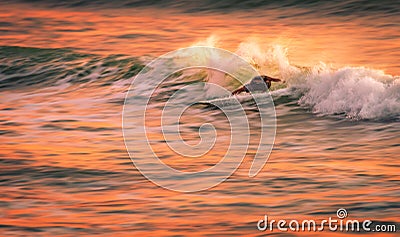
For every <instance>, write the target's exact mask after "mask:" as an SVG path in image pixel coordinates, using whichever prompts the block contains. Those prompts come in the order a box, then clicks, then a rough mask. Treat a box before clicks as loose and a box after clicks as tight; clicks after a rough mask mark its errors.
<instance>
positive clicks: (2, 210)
mask: <svg viewBox="0 0 400 237" xmlns="http://www.w3.org/2000/svg"><path fill="white" fill-rule="evenodd" d="M305 2H306V3H304V5H302V4H301V3H299V2H297V1H280V3H276V2H274V4H261V3H260V4H258V5H257V4H256V5H255V6H253V5H252V4H250V3H247V4H246V3H243V4H239V5H238V6H236V7H234V6H232V7H230V6H231V5H229V4H228V6H225V5H224V2H217V3H213V4H212V5H211V6H208V5H207V4H205V3H204V5H203V4H201V3H199V4H193V5H189V6H186V5H185V4H186V3H184V2H181V5H180V4H179V3H176V5H173V7H170V9H167V10H165V11H161V10H160V9H159V8H163V7H164V5H163V3H161V2H160V3H156V4H155V5H151V6H150V5H146V6H144V7H146V8H144V9H143V8H136V7H135V6H136V5H135V4H139V3H137V2H134V1H129V2H128V1H126V2H124V1H121V2H119V3H120V4H122V5H118V4H117V5H118V6H116V5H114V6H113V7H114V8H113V9H108V10H107V9H106V10H105V8H107V7H105V5H104V4H109V3H106V2H104V3H103V4H97V5H96V4H94V3H92V1H90V2H85V1H79V2H72V3H71V2H67V1H59V2H57V3H56V2H52V1H40V4H39V6H36V7H35V8H31V7H30V6H29V5H27V4H26V3H24V4H21V5H13V4H11V3H2V5H3V6H4V8H2V9H8V10H7V11H4V10H3V11H1V12H0V13H1V22H0V28H1V30H2V31H1V32H3V33H4V34H2V35H1V36H0V38H1V44H3V45H4V46H3V47H1V48H0V90H1V93H0V98H1V104H0V106H1V107H0V109H1V110H0V114H1V117H0V122H1V129H0V134H1V137H0V140H1V144H2V149H1V150H0V167H1V171H0V185H1V191H2V192H1V193H2V195H1V196H0V235H12V236H15V235H18V236H42V235H68V236H70V235H104V236H110V235H129V236H131V235H134V236H136V235H145V236H158V235H165V236H179V235H216V236H221V235H229V236H230V235H249V236H258V235H261V234H265V233H262V232H259V231H258V230H257V226H256V224H257V221H258V220H259V219H261V218H263V216H264V215H265V214H268V216H269V217H270V218H275V219H304V218H307V219H310V218H315V219H323V218H328V217H335V216H336V210H337V209H339V208H346V209H347V211H348V212H349V217H351V218H354V219H360V220H362V219H371V220H373V221H376V222H381V223H395V224H397V226H398V227H399V224H398V223H399V217H400V216H399V209H400V206H399V197H400V190H399V184H400V177H399V174H398V173H399V172H398V171H399V166H400V164H399V161H398V154H399V147H400V140H399V135H400V128H399V125H400V121H399V116H400V87H399V85H400V84H399V77H398V76H396V75H399V72H400V71H399V65H398V63H397V61H396V60H397V59H398V57H399V50H398V49H399V43H398V40H399V31H398V29H399V25H398V22H399V21H398V16H397V15H398V14H397V13H398V11H399V6H398V4H396V3H395V2H392V1H390V2H387V3H385V2H384V1H383V2H381V3H379V4H377V3H376V2H372V1H345V3H340V2H339V1H338V2H336V1H333V2H332V3H331V4H321V3H317V2H314V1H305ZM77 3H80V4H81V5H79V4H77ZM127 3H130V4H131V7H132V9H126V7H124V8H125V9H124V10H121V9H120V8H119V7H121V6H126V5H124V4H127ZM49 4H50V5H51V6H53V7H54V6H56V7H58V8H52V7H51V8H50V7H49ZM54 4H55V5H54ZM60 4H61V5H60ZM226 4H227V3H226ZM15 6H19V7H15ZM107 6H108V5H107ZM171 9H172V10H174V11H178V12H179V13H171V12H169V11H172V10H171ZM193 9H196V11H194V10H193ZM241 9H246V11H242V10H241ZM317 10H318V11H317ZM157 11H161V13H160V15H158V16H157V17H156V16H154V14H153V15H151V14H149V12H157ZM188 12H190V13H193V12H195V14H194V15H189V13H188ZM133 13H135V14H133ZM177 22H178V23H177ZM266 32H268V33H266ZM250 33H253V34H250ZM211 34H215V35H219V37H220V40H221V43H220V44H218V43H216V42H215V38H213V37H211V38H209V39H208V40H205V41H204V42H198V41H202V40H204V39H206V38H207V37H208V36H209V35H211ZM247 35H252V36H253V38H252V39H249V40H245V37H244V36H247ZM192 44H207V45H210V44H211V45H215V44H216V45H217V46H221V47H224V48H227V49H231V50H233V51H235V52H237V53H238V54H239V55H241V56H243V57H244V58H245V59H247V60H249V61H250V62H251V63H253V65H255V66H257V68H258V69H259V71H260V72H262V73H267V74H268V75H272V76H278V77H280V78H282V79H284V80H285V83H284V84H274V86H273V88H272V92H271V95H272V98H273V99H274V103H275V110H276V117H277V135H276V141H275V145H274V148H273V150H272V153H271V156H270V158H269V160H268V163H267V165H266V166H265V167H264V168H263V170H262V171H261V172H260V173H259V174H258V175H257V176H256V177H254V178H249V177H248V170H249V166H250V163H251V160H252V157H253V156H254V154H255V153H256V149H257V139H255V138H257V136H258V134H259V130H257V128H258V123H257V121H258V117H257V113H256V111H254V104H252V102H251V101H247V100H246V96H244V95H241V96H239V98H241V99H242V100H243V101H244V102H243V106H244V108H245V109H246V112H247V114H248V115H249V121H250V124H251V127H252V130H251V131H252V134H251V135H252V139H251V142H250V146H249V150H248V152H247V156H246V158H245V161H244V162H243V163H242V165H241V166H240V168H239V170H238V171H237V172H235V173H234V174H233V175H232V176H231V177H230V178H229V179H228V180H226V181H225V182H224V183H222V184H220V185H218V186H216V187H214V188H212V189H209V190H206V191H202V192H196V193H189V194H184V193H179V192H173V191H168V190H166V189H163V188H160V187H158V186H156V185H154V184H153V183H151V182H149V181H148V180H147V179H146V178H144V177H143V176H142V175H141V174H140V173H139V172H138V171H137V170H136V168H135V167H134V166H133V165H132V162H131V160H130V158H129V156H128V154H127V152H126V149H125V145H124V140H123V136H122V130H121V124H122V121H121V117H122V107H123V103H124V99H125V94H126V92H127V90H128V88H129V85H130V84H131V82H132V79H133V77H134V76H135V75H137V73H138V72H139V71H140V70H141V69H142V68H143V67H144V65H145V64H146V62H148V61H149V60H150V59H152V58H154V57H155V56H157V55H159V54H160V53H164V52H167V51H169V50H173V49H176V48H178V47H185V46H189V45H192ZM12 45H18V46H29V47H12ZM238 45H239V46H238ZM277 45H278V46H277ZM31 47H36V48H31ZM48 47H50V48H53V49H45V48H48ZM65 47H68V48H73V50H69V49H65ZM61 48H63V49H61ZM286 49H287V50H288V51H286V52H285V50H286ZM117 53H119V54H117ZM122 53H123V54H122ZM149 55H150V56H149ZM319 61H324V62H326V64H323V63H319ZM371 68H374V69H371ZM380 69H382V70H385V72H384V71H381V70H380ZM202 80H204V75H203V76H199V75H198V74H196V73H193V74H190V73H189V74H185V73H184V74H177V75H173V76H172V78H171V81H170V84H171V85H170V86H171V88H179V87H181V86H183V85H184V84H185V83H189V82H193V81H202ZM182 82H185V83H182ZM230 86H231V88H229V89H234V84H231V85H230ZM167 91H168V90H167ZM159 93H160V94H158V95H159V97H157V96H156V97H155V103H161V102H164V99H165V98H164V97H165V96H167V95H168V93H166V92H165V91H162V90H161V91H160V92H159ZM151 112H153V113H154V115H157V114H158V113H159V112H160V111H158V110H157V109H156V110H154V111H151ZM204 122H209V123H213V124H214V126H216V128H218V135H219V139H220V140H218V141H217V144H218V145H217V146H215V147H214V149H213V153H212V155H210V156H206V157H203V158H202V159H189V158H186V159H180V158H179V157H177V156H176V155H174V153H173V152H171V151H169V150H168V149H167V147H166V145H165V142H164V141H163V137H162V134H160V133H158V132H157V130H154V131H155V132H153V133H151V134H150V136H151V137H152V139H154V141H155V142H154V144H153V145H154V146H155V147H156V148H157V149H156V150H157V151H158V152H159V154H160V155H161V156H162V159H163V162H165V163H166V164H168V165H171V166H172V167H174V168H176V169H179V170H184V171H195V170H202V169H205V168H207V167H210V166H211V165H213V164H215V163H216V162H218V160H219V159H220V158H221V156H222V155H223V154H224V152H225V151H226V144H227V143H228V142H229V136H230V131H229V130H228V129H226V127H227V126H228V123H227V121H226V119H225V118H224V116H223V115H222V114H221V113H220V112H219V111H218V110H216V109H215V107H212V106H207V105H196V106H194V107H193V108H191V109H190V110H188V111H187V113H186V114H184V116H183V121H182V123H183V124H184V125H185V126H184V129H183V134H182V137H183V138H184V139H186V140H187V141H188V142H189V143H190V142H196V141H198V139H199V137H198V133H197V131H198V129H199V127H200V126H201V124H203V123H204ZM149 124H150V125H151V126H154V127H157V126H158V125H159V124H158V121H157V118H156V117H155V118H154V119H153V118H152V119H150V120H149ZM273 234H276V235H291V234H293V235H310V233H280V232H274V233H273ZM320 234H321V233H317V234H316V236H318V235H320ZM324 234H325V233H324ZM326 234H329V235H334V234H336V235H342V234H343V235H344V234H346V233H342V234H341V233H333V232H329V233H328V232H327V233H326ZM311 235H312V234H311ZM372 235H373V233H372ZM375 235H378V234H377V233H375ZM393 236H395V234H393Z"/></svg>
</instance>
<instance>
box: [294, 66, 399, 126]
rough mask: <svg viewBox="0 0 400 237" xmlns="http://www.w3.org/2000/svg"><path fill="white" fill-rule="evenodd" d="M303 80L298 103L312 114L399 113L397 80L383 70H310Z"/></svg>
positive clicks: (366, 115) (368, 116)
mask: <svg viewBox="0 0 400 237" xmlns="http://www.w3.org/2000/svg"><path fill="white" fill-rule="evenodd" d="M305 79H306V80H305V82H304V85H303V86H302V89H304V90H303V93H304V94H303V96H302V97H301V98H300V100H299V104H300V105H303V106H308V107H311V108H312V110H313V112H315V113H318V114H322V115H327V114H331V115H333V114H345V115H346V116H347V117H349V118H353V119H384V118H391V117H398V116H399V115H400V80H399V78H398V77H393V76H390V75H386V74H384V72H383V71H380V70H373V69H368V68H364V67H344V68H341V69H339V70H330V69H324V70H322V71H321V70H318V71H315V70H312V71H311V72H310V73H309V74H308V76H306V78H305Z"/></svg>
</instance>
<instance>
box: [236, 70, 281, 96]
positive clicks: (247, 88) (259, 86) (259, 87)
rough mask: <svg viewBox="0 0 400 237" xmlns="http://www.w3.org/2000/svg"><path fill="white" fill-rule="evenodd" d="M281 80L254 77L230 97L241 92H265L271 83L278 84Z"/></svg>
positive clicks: (263, 76)
mask: <svg viewBox="0 0 400 237" xmlns="http://www.w3.org/2000/svg"><path fill="white" fill-rule="evenodd" d="M279 81H281V79H277V78H272V77H269V76H265V75H262V76H256V77H254V78H253V79H251V81H250V82H249V83H247V84H246V85H243V86H242V87H240V88H239V89H236V90H234V91H233V92H232V95H236V94H239V93H241V92H265V91H268V89H269V88H270V87H271V83H272V82H279Z"/></svg>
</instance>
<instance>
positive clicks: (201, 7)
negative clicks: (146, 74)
mask: <svg viewBox="0 0 400 237" xmlns="http://www.w3.org/2000/svg"><path fill="white" fill-rule="evenodd" d="M5 2H7V1H5ZM12 2H14V3H15V2H22V3H32V1H24V0H18V1H12ZM34 2H35V3H36V4H42V5H44V6H47V7H69V8H91V9H95V8H99V9H104V8H138V7H139V8H140V7H146V8H161V9H165V8H170V9H173V10H178V11H182V12H184V13H222V14H223V13H230V12H234V11H251V10H273V9H280V10H282V9H285V8H288V9H291V8H300V9H305V10H307V12H305V13H304V14H307V13H317V14H318V15H319V16H335V17H337V16H350V17H360V16H364V17H366V16H371V14H373V15H379V14H382V15H385V16H388V15H393V16H396V15H397V14H398V13H399V3H398V2H396V1H390V0H383V1H374V0H349V1H339V0H334V1H317V0H308V1H300V0H280V1H277V0H272V1H265V0H264V1H262V0H256V1H254V0H246V1H228V0H226V1H210V0H207V1H187V0H179V1H172V0H167V1H162V0H159V1H157V0H156V1H135V0H122V1H112V2H110V1H104V0H100V1H84V0H73V1H64V0H62V1H52V0H38V1H34Z"/></svg>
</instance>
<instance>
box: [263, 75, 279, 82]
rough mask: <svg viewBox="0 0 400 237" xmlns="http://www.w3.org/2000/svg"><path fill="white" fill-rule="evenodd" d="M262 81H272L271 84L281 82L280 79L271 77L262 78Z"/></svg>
mask: <svg viewBox="0 0 400 237" xmlns="http://www.w3.org/2000/svg"><path fill="white" fill-rule="evenodd" d="M264 80H265V81H273V82H280V81H281V79H278V78H273V77H269V76H264Z"/></svg>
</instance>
